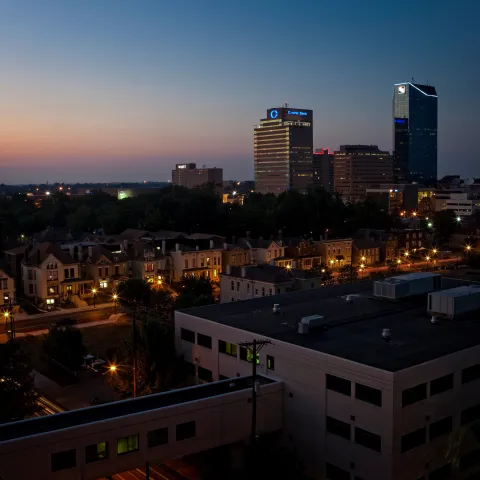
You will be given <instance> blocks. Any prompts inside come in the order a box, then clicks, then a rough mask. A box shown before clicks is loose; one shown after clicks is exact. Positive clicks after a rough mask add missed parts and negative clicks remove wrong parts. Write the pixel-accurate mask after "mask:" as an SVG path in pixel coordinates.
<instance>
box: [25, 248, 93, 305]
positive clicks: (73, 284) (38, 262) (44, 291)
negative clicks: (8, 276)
mask: <svg viewBox="0 0 480 480" xmlns="http://www.w3.org/2000/svg"><path fill="white" fill-rule="evenodd" d="M22 279H23V291H24V294H25V295H26V296H27V297H28V298H30V299H32V300H33V301H34V302H35V303H37V304H41V305H46V306H47V307H48V308H52V306H54V305H55V304H58V303H63V302H66V301H72V302H74V299H73V297H82V296H88V295H91V292H92V288H93V280H91V279H88V278H85V277H84V276H83V275H82V272H81V264H80V262H79V261H78V260H76V259H74V258H73V257H72V256H71V255H69V254H68V253H66V252H65V251H63V250H62V249H61V248H60V247H59V246H58V245H57V244H54V243H41V244H39V245H36V246H35V247H33V248H32V249H31V250H29V251H28V254H27V255H26V256H25V259H24V260H23V262H22ZM74 303H75V302H74Z"/></svg>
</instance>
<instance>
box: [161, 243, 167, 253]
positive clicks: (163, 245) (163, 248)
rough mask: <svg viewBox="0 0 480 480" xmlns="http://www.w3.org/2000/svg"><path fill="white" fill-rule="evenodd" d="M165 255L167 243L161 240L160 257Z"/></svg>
mask: <svg viewBox="0 0 480 480" xmlns="http://www.w3.org/2000/svg"><path fill="white" fill-rule="evenodd" d="M166 253H167V242H166V241H165V240H162V255H165V254H166Z"/></svg>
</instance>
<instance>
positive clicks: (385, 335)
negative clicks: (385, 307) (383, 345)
mask: <svg viewBox="0 0 480 480" xmlns="http://www.w3.org/2000/svg"><path fill="white" fill-rule="evenodd" d="M382 338H384V339H385V340H391V338H392V332H391V331H390V329H389V328H384V329H383V331H382Z"/></svg>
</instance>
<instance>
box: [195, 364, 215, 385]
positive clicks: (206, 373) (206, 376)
mask: <svg viewBox="0 0 480 480" xmlns="http://www.w3.org/2000/svg"><path fill="white" fill-rule="evenodd" d="M197 376H198V379H199V380H202V381H204V382H212V381H213V375H212V372H211V371H210V370H208V369H207V368H203V367H198V375H197Z"/></svg>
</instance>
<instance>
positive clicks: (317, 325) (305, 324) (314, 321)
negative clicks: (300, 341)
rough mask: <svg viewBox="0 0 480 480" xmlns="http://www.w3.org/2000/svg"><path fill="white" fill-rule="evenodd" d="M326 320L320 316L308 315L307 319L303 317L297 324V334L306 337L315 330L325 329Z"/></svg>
mask: <svg viewBox="0 0 480 480" xmlns="http://www.w3.org/2000/svg"><path fill="white" fill-rule="evenodd" d="M325 324H326V320H325V317H323V316H322V315H310V316H309V317H303V318H302V319H301V320H300V323H299V324H298V333H300V334H301V335H306V334H307V333H311V332H313V331H315V330H321V329H322V328H324V327H325Z"/></svg>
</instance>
